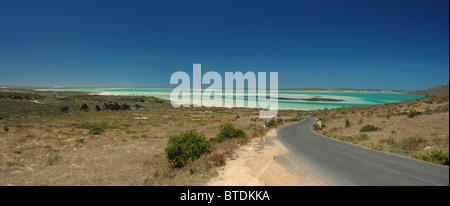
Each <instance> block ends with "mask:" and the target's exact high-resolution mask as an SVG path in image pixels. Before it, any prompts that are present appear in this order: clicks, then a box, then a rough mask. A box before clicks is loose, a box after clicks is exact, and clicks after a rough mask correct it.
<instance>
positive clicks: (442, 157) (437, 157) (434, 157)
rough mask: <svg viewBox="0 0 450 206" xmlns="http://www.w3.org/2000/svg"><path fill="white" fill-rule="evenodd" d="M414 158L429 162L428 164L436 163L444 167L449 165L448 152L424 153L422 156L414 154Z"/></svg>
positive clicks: (434, 151)
mask: <svg viewBox="0 0 450 206" xmlns="http://www.w3.org/2000/svg"><path fill="white" fill-rule="evenodd" d="M412 157H413V158H416V159H420V160H424V161H428V162H434V163H438V164H442V165H449V163H448V150H447V151H445V152H444V151H443V150H433V151H431V152H424V153H421V154H413V155H412Z"/></svg>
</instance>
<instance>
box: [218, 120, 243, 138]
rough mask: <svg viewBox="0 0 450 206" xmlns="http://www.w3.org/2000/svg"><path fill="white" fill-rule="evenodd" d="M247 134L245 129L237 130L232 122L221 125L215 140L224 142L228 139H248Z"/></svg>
mask: <svg viewBox="0 0 450 206" xmlns="http://www.w3.org/2000/svg"><path fill="white" fill-rule="evenodd" d="M246 136H247V134H246V133H245V131H244V130H243V129H237V128H235V127H234V126H233V124H231V122H225V123H223V124H221V125H220V127H219V133H217V135H216V138H215V140H216V141H219V142H221V141H223V140H225V139H227V138H236V137H246Z"/></svg>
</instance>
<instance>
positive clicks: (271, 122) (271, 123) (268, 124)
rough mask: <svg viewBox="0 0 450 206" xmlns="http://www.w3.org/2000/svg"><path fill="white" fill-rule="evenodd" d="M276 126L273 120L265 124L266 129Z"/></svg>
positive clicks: (276, 123)
mask: <svg viewBox="0 0 450 206" xmlns="http://www.w3.org/2000/svg"><path fill="white" fill-rule="evenodd" d="M277 125H278V122H277V121H276V120H275V119H271V120H269V122H268V123H267V124H266V126H267V127H276V126H277Z"/></svg>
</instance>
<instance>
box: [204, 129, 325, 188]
mask: <svg viewBox="0 0 450 206" xmlns="http://www.w3.org/2000/svg"><path fill="white" fill-rule="evenodd" d="M273 136H276V130H275V129H273V130H271V131H270V132H268V134H267V136H266V137H264V138H254V139H253V140H252V141H251V142H250V143H249V144H247V145H245V146H242V147H241V148H240V149H239V150H238V151H237V152H236V158H235V159H231V160H228V161H227V163H226V165H225V166H224V167H222V168H220V169H219V171H218V172H219V175H218V176H217V177H215V178H213V179H211V181H210V182H209V183H208V186H281V185H283V186H297V185H299V186H312V185H318V184H317V183H316V182H315V181H314V180H312V179H310V178H309V177H307V174H305V175H304V176H303V175H302V177H299V176H296V175H293V174H291V173H289V172H288V171H287V170H286V169H285V168H284V167H283V166H282V165H280V164H278V163H277V162H276V161H275V159H274V157H275V156H279V155H284V154H285V153H286V152H287V150H286V148H285V147H284V146H283V145H282V144H281V143H280V142H278V141H277V140H276V139H273V145H268V144H266V142H265V140H266V138H268V137H273ZM298 169H299V170H301V168H298Z"/></svg>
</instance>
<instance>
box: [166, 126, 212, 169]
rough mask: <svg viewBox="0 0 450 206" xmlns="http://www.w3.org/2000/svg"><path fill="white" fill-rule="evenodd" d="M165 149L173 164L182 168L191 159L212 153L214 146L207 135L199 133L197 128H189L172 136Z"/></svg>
mask: <svg viewBox="0 0 450 206" xmlns="http://www.w3.org/2000/svg"><path fill="white" fill-rule="evenodd" d="M165 151H166V154H167V159H169V162H170V163H171V164H172V166H173V167H175V168H181V167H183V166H185V165H186V164H187V163H188V162H189V161H192V160H195V159H197V158H199V157H200V156H202V155H203V154H208V153H210V152H211V151H212V146H211V142H210V141H209V140H207V139H206V137H205V135H201V134H198V133H197V131H195V130H188V131H184V132H181V134H178V135H173V136H171V137H170V138H169V141H168V143H167V148H166V149H165Z"/></svg>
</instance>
